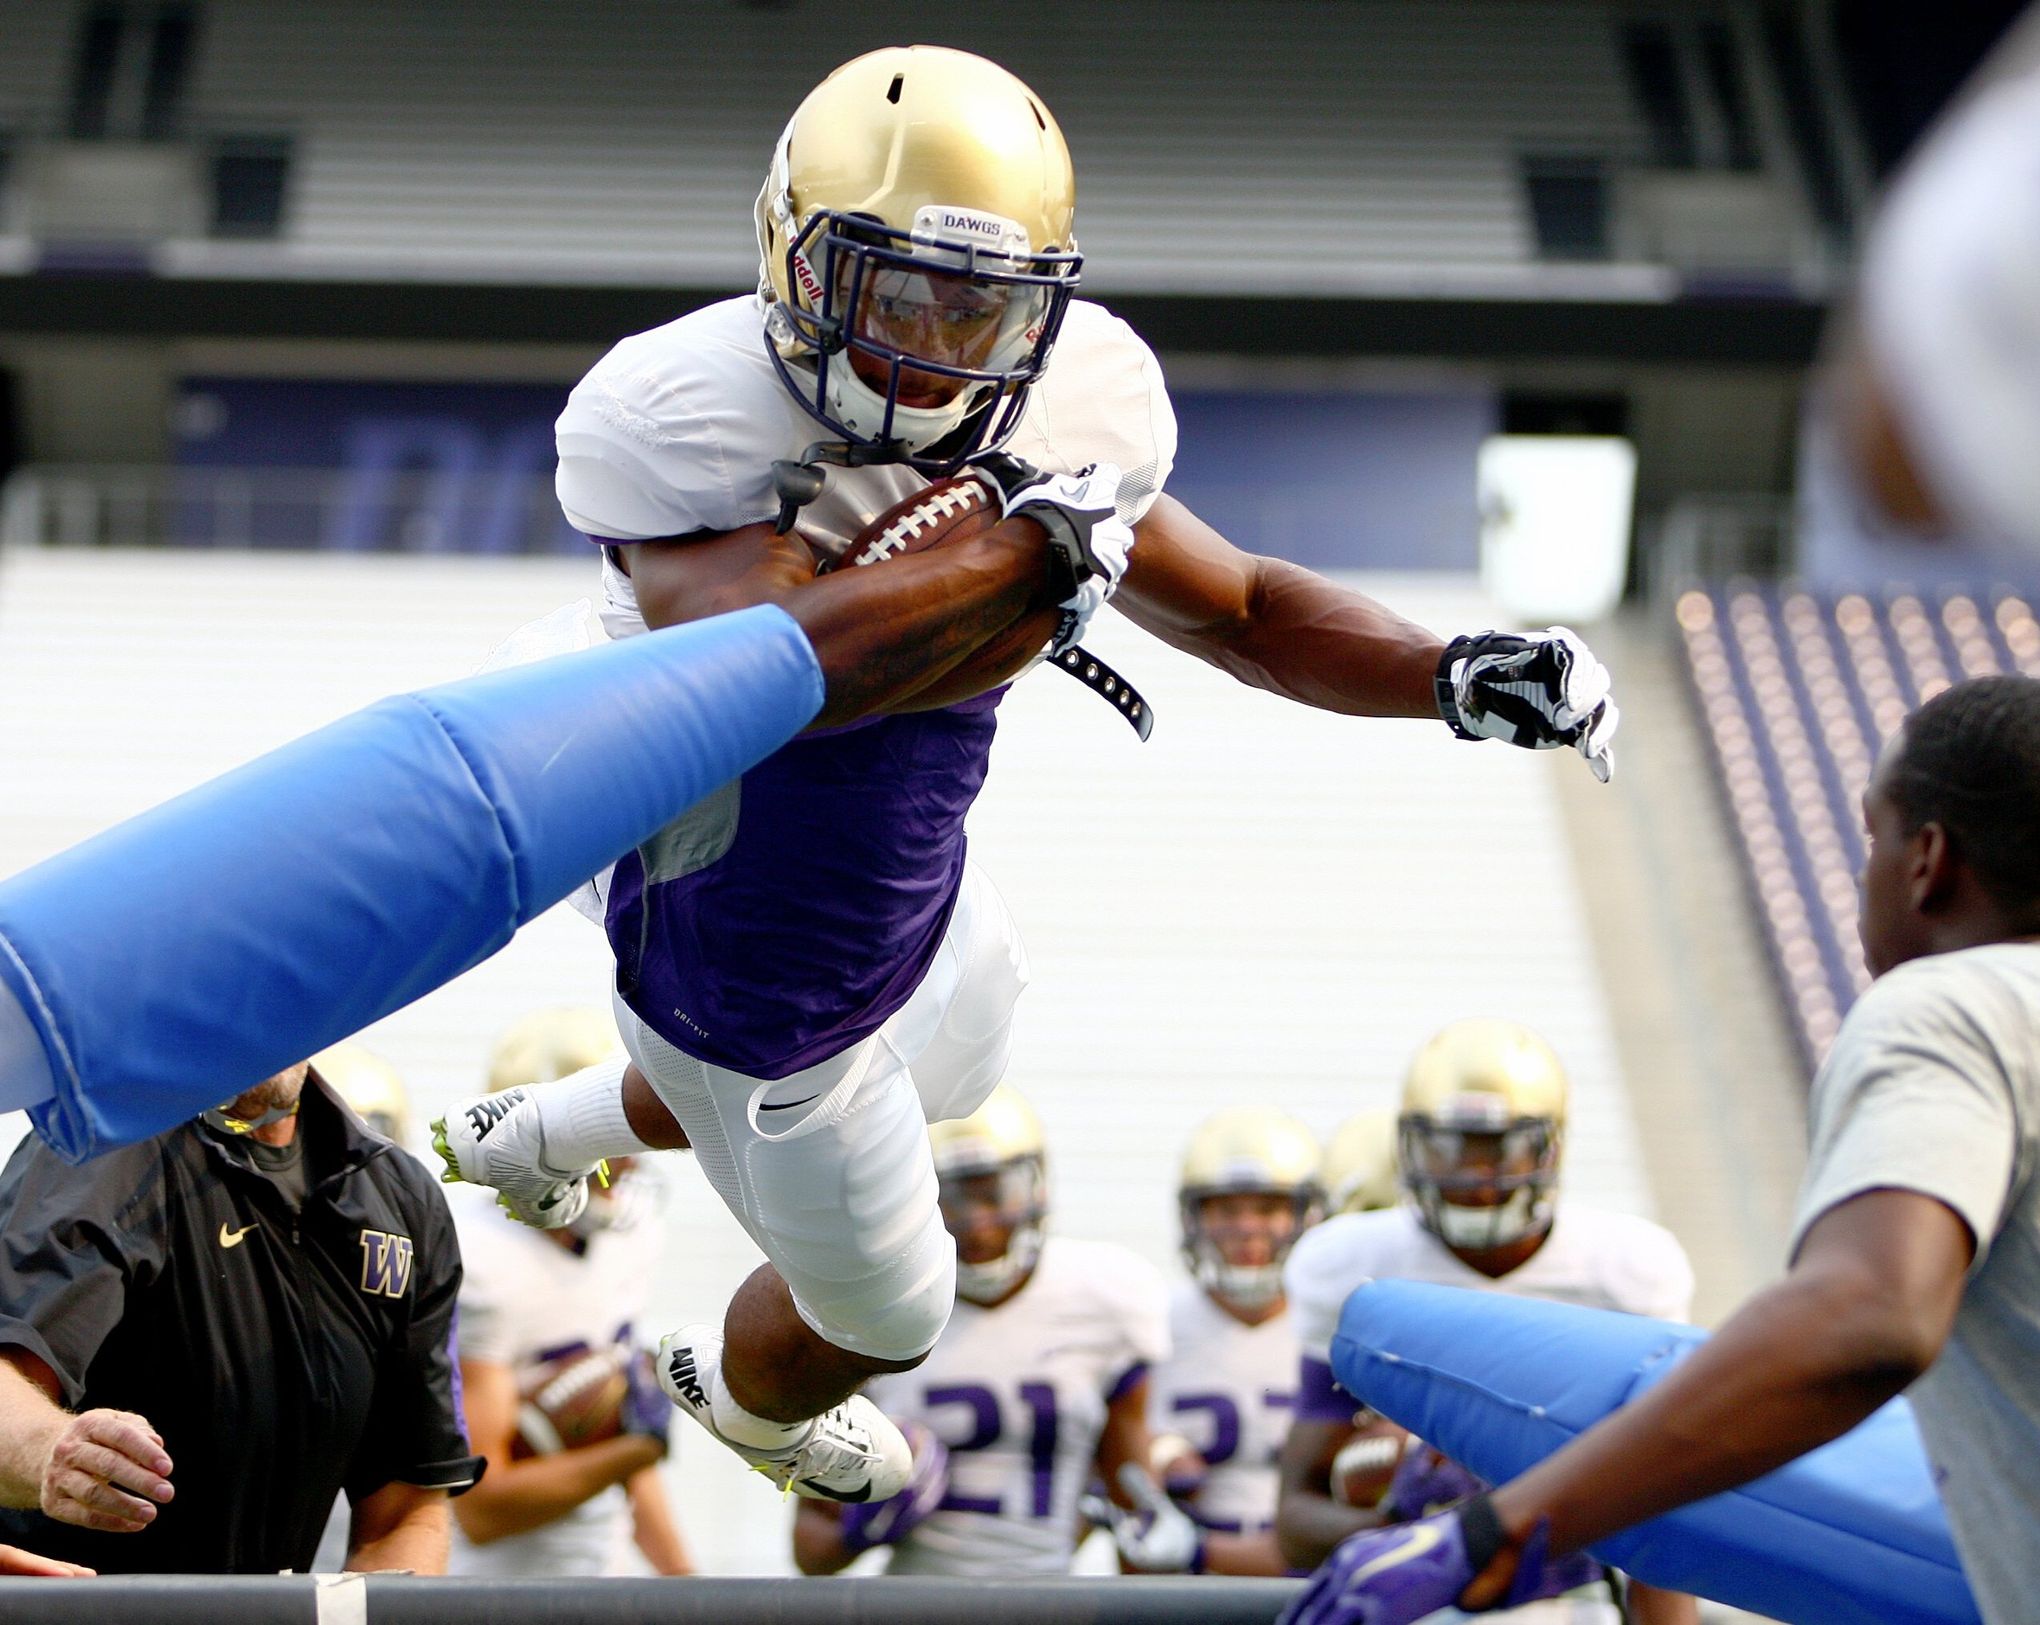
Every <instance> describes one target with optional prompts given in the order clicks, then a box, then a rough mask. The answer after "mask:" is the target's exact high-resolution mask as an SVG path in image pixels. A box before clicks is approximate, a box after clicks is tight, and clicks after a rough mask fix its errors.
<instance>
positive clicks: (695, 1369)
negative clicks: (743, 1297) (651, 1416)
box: [658, 1326, 914, 1502]
mask: <svg viewBox="0 0 2040 1625" xmlns="http://www.w3.org/2000/svg"><path fill="white" fill-rule="evenodd" d="M722 1342H723V1338H722V1333H721V1332H720V1331H719V1330H717V1329H716V1328H715V1327H713V1326H683V1327H681V1328H680V1330H679V1331H677V1332H674V1333H672V1334H671V1335H670V1336H668V1337H664V1338H661V1339H660V1341H659V1358H658V1372H659V1386H660V1387H661V1388H663V1389H665V1391H666V1397H667V1398H668V1399H670V1400H672V1401H673V1403H674V1404H675V1405H676V1406H677V1407H679V1409H681V1410H682V1411H684V1412H686V1413H687V1415H689V1416H691V1417H693V1418H694V1420H695V1421H697V1422H699V1423H700V1424H701V1425H702V1426H703V1427H704V1428H706V1429H707V1430H708V1431H709V1433H710V1434H712V1435H713V1436H714V1437H715V1438H717V1439H719V1440H721V1441H722V1443H723V1444H725V1445H727V1446H728V1447H729V1448H730V1449H731V1450H734V1451H735V1452H736V1453H737V1454H738V1455H739V1456H741V1457H743V1459H744V1460H745V1461H747V1462H749V1463H750V1464H751V1466H752V1468H753V1469H754V1470H756V1471H757V1472H760V1473H763V1474H764V1475H765V1476H766V1477H767V1478H769V1479H771V1480H772V1482H773V1483H775V1484H777V1485H778V1486H779V1487H780V1488H781V1489H783V1490H791V1491H793V1493H794V1494H796V1495H803V1496H806V1497H807V1498H808V1499H809V1500H811V1501H851V1502H862V1501H885V1500H889V1499H891V1498H892V1497H893V1496H895V1495H897V1494H899V1492H900V1491H901V1490H903V1489H905V1488H906V1487H907V1480H908V1478H909V1477H910V1476H911V1475H912V1473H913V1467H914V1458H913V1451H912V1449H911V1448H910V1447H909V1445H908V1444H907V1440H906V1435H904V1434H903V1433H901V1432H900V1430H899V1427H898V1425H897V1424H896V1423H895V1422H893V1421H892V1419H891V1418H890V1417H888V1416H887V1415H886V1414H885V1413H884V1412H883V1411H881V1410H880V1409H879V1408H878V1407H877V1406H876V1405H874V1404H872V1403H871V1401H870V1400H868V1399H866V1398H865V1397H864V1396H863V1395H862V1394H852V1395H851V1396H850V1397H849V1398H848V1399H846V1400H845V1401H843V1403H842V1404H840V1405H837V1406H835V1407H833V1408H832V1409H830V1410H827V1411H824V1412H823V1413H822V1414H821V1415H820V1416H818V1417H816V1418H815V1419H814V1420H813V1421H812V1422H811V1423H809V1424H808V1431H807V1435H806V1437H804V1438H803V1439H802V1440H801V1441H800V1442H799V1443H798V1444H795V1445H789V1446H787V1447H786V1448H784V1449H780V1450H758V1449H754V1448H752V1447H751V1446H749V1445H743V1444H738V1443H737V1442H736V1441H735V1440H733V1439H729V1438H726V1437H724V1435H723V1434H722V1433H721V1432H719V1431H718V1430H717V1428H716V1425H715V1418H714V1416H713V1415H712V1414H711V1409H710V1402H709V1397H708V1385H707V1382H706V1380H705V1378H704V1376H703V1373H704V1371H705V1370H706V1369H707V1367H708V1366H709V1365H710V1364H711V1363H712V1362H720V1360H721V1358H722Z"/></svg>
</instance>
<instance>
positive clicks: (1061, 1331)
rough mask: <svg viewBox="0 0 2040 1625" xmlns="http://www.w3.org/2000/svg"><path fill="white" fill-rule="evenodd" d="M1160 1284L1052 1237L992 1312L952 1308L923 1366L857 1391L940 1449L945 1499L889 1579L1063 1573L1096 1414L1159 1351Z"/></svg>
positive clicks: (1138, 1269)
mask: <svg viewBox="0 0 2040 1625" xmlns="http://www.w3.org/2000/svg"><path fill="white" fill-rule="evenodd" d="M1168 1335H1169V1334H1168V1320H1167V1307H1166V1303H1165V1298H1164V1291H1163V1286H1162V1278H1161V1276H1160V1274H1159V1273H1158V1272H1157V1271H1156V1270H1155V1269H1154V1267H1153V1266H1152V1265H1150V1264H1148V1263H1147V1262H1146V1261H1145V1260H1143V1259H1141V1258H1138V1257H1136V1256H1135V1255H1134V1254H1133V1253H1131V1252H1128V1251H1127V1250H1126V1249H1125V1248H1123V1247H1117V1246H1113V1245H1112V1244H1110V1243H1107V1242H1098V1241H1074V1240H1070V1239H1067V1238H1065V1237H1061V1236H1051V1237H1049V1238H1048V1240H1047V1242H1046V1243H1045V1244H1044V1245H1043V1247H1042V1250H1041V1260H1040V1262H1039V1263H1038V1264H1037V1265H1036V1266H1035V1269H1034V1274H1033V1276H1032V1277H1031V1278H1030V1279H1029V1280H1028V1282H1027V1284H1026V1285H1025V1286H1023V1287H1022V1288H1021V1289H1020V1291H1019V1292H1018V1293H1016V1294H1015V1295H1014V1296H1013V1297H1011V1298H1009V1299H1007V1300H1006V1301H1005V1302H1004V1303H1002V1304H1000V1305H999V1306H998V1307H997V1308H995V1309H980V1308H979V1307H978V1306H977V1305H975V1304H972V1303H966V1302H963V1301H961V1300H959V1301H958V1303H957V1305H956V1313H955V1315H954V1316H953V1317H952V1318H951V1319H950V1322H949V1325H948V1327H947V1328H946V1329H945V1330H944V1331H943V1333H942V1336H941V1338H940V1339H939V1340H938V1341H937V1342H936V1344H935V1347H934V1349H933V1351H932V1352H931V1353H930V1354H929V1356H928V1358H927V1359H926V1360H925V1361H924V1362H923V1363H922V1364H921V1365H920V1366H918V1367H916V1368H915V1369H914V1370H912V1371H902V1372H897V1373H891V1374H888V1375H884V1376H880V1377H876V1378H874V1379H873V1380H872V1382H871V1384H870V1386H869V1387H868V1388H867V1389H866V1390H865V1391H866V1392H867V1393H868V1394H869V1395H870V1396H871V1398H872V1400H873V1401H874V1402H875V1403H876V1404H877V1405H878V1406H879V1407H880V1409H882V1410H884V1411H885V1412H886V1414H887V1415H889V1416H892V1417H894V1418H896V1419H898V1420H900V1421H914V1422H920V1423H923V1424H924V1425H926V1426H927V1427H928V1428H929V1429H930V1430H931V1431H932V1432H934V1434H935V1435H936V1436H937V1437H938V1438H940V1439H941V1440H942V1442H943V1443H944V1444H946V1445H948V1446H949V1494H948V1495H947V1496H946V1497H945V1498H944V1500H943V1503H942V1506H941V1508H940V1509H939V1510H937V1511H936V1512H933V1513H931V1514H930V1515H929V1516H928V1517H927V1519H926V1520H924V1521H923V1522H922V1523H921V1524H920V1525H919V1526H918V1527H917V1528H916V1529H915V1530H914V1532H913V1533H912V1534H911V1535H909V1536H908V1537H907V1538H906V1539H905V1540H904V1541H902V1542H901V1543H900V1544H899V1545H898V1546H896V1547H894V1548H893V1550H892V1561H891V1566H890V1568H889V1569H888V1571H887V1572H889V1573H892V1574H947V1575H960V1576H967V1577H968V1576H975V1577H988V1576H999V1575H1028V1574H1066V1573H1068V1572H1069V1567H1070V1559H1071V1557H1072V1556H1073V1555H1074V1553H1075V1551H1076V1544H1077V1537H1078V1533H1079V1531H1078V1527H1077V1521H1078V1520H1077V1501H1078V1498H1079V1497H1080V1496H1081V1495H1082V1494H1083V1492H1084V1489H1085V1486H1086V1485H1087V1484H1088V1483H1089V1482H1090V1479H1091V1476H1092V1463H1093V1461H1094V1459H1095V1458H1096V1456H1097V1452H1098V1438H1099V1435H1100V1434H1101V1433H1102V1432H1103V1431H1104V1427H1105V1412H1106V1408H1107V1406H1109V1405H1110V1404H1111V1402H1112V1400H1113V1398H1114V1397H1115V1396H1116V1395H1117V1394H1118V1393H1119V1392H1121V1391H1123V1390H1124V1389H1125V1388H1126V1387H1127V1386H1128V1385H1129V1383H1130V1382H1131V1381H1132V1379H1133V1378H1134V1377H1136V1376H1137V1375H1139V1374H1140V1373H1141V1372H1142V1371H1144V1370H1145V1369H1146V1368H1148V1367H1150V1366H1152V1365H1154V1364H1155V1363H1157V1362H1158V1361H1160V1360H1161V1359H1162V1358H1163V1357H1164V1356H1166V1354H1167V1353H1168Z"/></svg>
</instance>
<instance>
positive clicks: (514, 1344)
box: [448, 1009, 693, 1578]
mask: <svg viewBox="0 0 2040 1625" xmlns="http://www.w3.org/2000/svg"><path fill="white" fill-rule="evenodd" d="M618 1048H619V1045H618V1043H617V1037H616V1027H615V1024H614V1023H613V1022H612V1021H610V1019H609V1017H608V1016H607V1015H605V1014H603V1013H602V1012H600V1011H597V1010H579V1009H558V1010H541V1011H538V1012H535V1013H534V1014H532V1015H529V1016H526V1017H525V1018H524V1019H523V1020H521V1021H519V1022H517V1023H516V1024H515V1025H513V1026H512V1027H511V1028H510V1029H509V1031H508V1032H506V1033H505V1034H504V1035H503V1037H502V1039H501V1040H500V1041H499V1042H498V1044H497V1046H496V1049H495V1052H494V1053H493V1055H491V1057H490V1060H489V1084H490V1087H491V1088H492V1089H495V1090H504V1089H515V1088H520V1087H525V1086H528V1085H530V1084H533V1083H537V1082H540V1081H543V1080H547V1079H552V1078H558V1077H563V1076H565V1075H566V1074H568V1073H571V1072H576V1071H579V1070H580V1069H581V1068H582V1067H585V1066H591V1065H594V1064H596V1063H597V1062H599V1061H601V1060H602V1059H603V1058H604V1057H605V1056H608V1055H611V1054H614V1053H615V1052H616V1051H617V1050H618ZM448 1194H449V1197H450V1198H451V1201H450V1205H451V1207H452V1208H453V1215H454V1223H455V1225H456V1227H457V1228H458V1230H459V1232H460V1245H461V1256H462V1260H463V1263H464V1266H465V1269H466V1277H465V1280H464V1281H463V1283H462V1286H461V1293H460V1321H459V1328H458V1331H459V1338H460V1376H461V1389H462V1403H463V1408H464V1410H465V1412H466V1415H467V1428H468V1438H469V1440H470V1442H471V1444H472V1446H473V1448H474V1450H475V1452H476V1454H478V1455H482V1456H486V1457H487V1458H488V1462H489V1467H488V1471H487V1472H485V1473H484V1474H483V1475H482V1476H483V1477H484V1478H486V1479H487V1480H488V1481H489V1488H488V1490H487V1491H486V1492H485V1493H484V1494H483V1496H482V1498H481V1499H480V1500H479V1501H476V1502H474V1503H473V1505H471V1506H464V1507H457V1508H456V1509H455V1528H454V1541H453V1552H452V1557H451V1560H450V1562H449V1565H448V1572H449V1573H453V1574H473V1575H485V1576H492V1577H501V1578H510V1577H515V1576H534V1575H540V1576H543V1575H598V1574H630V1573H634V1572H639V1569H640V1565H638V1564H637V1563H636V1562H634V1560H633V1557H632V1554H631V1551H630V1548H631V1546H632V1545H633V1544H634V1545H635V1547H636V1550H637V1554H639V1555H641V1556H642V1559H643V1562H644V1564H648V1565H649V1566H650V1567H651V1568H652V1569H653V1570H654V1571H655V1572H656V1573H660V1574H686V1573H689V1572H691V1571H692V1568H693V1564H692V1562H691V1560H690V1559H689V1556H688V1551H687V1546H686V1543H685V1542H684V1540H683V1539H682V1538H681V1535H680V1530H679V1527H678V1526H677V1524H676V1523H675V1522H674V1519H673V1513H672V1510H671V1508H670V1506H669V1505H668V1503H667V1499H666V1489H665V1486H664V1484H663V1483H662V1482H661V1481H660V1478H659V1470H658V1463H659V1462H660V1461H661V1460H662V1459H664V1457H665V1454H666V1447H667V1431H668V1428H669V1426H670V1424H671V1422H672V1420H673V1407H672V1405H671V1403H670V1402H669V1401H668V1400H667V1399H666V1397H665V1395H664V1393H663V1392H661V1391H660V1389H659V1387H658V1384H657V1380H656V1379H655V1378H654V1377H653V1376H652V1373H651V1361H650V1356H649V1354H648V1353H646V1352H645V1351H642V1350H640V1349H639V1348H638V1346H637V1344H636V1342H635V1339H634V1323H635V1322H636V1320H637V1318H638V1317H639V1316H640V1315H641V1314H642V1313H643V1311H644V1304H645V1294H646V1292H647V1291H648V1289H649V1287H650V1285H651V1283H652V1281H653V1280H654V1279H656V1277H657V1272H658V1268H659V1257H660V1254H661V1252H662V1251H663V1250H664V1248H663V1239H664V1238H663V1226H662V1224H661V1222H660V1221H661V1217H662V1213H661V1207H662V1204H661V1201H660V1195H661V1187H660V1185H659V1176H658V1175H657V1174H656V1173H654V1172H652V1171H651V1170H649V1169H646V1168H644V1167H642V1166H641V1165H634V1164H632V1163H630V1162H629V1161H619V1162H617V1163H614V1164H612V1165H611V1167H610V1172H609V1182H608V1184H607V1185H606V1186H605V1185H598V1188H597V1189H596V1190H595V1191H594V1192H593V1193H592V1194H591V1197H590V1200H589V1202H588V1204H587V1206H586V1208H585V1209H583V1211H582V1212H581V1214H580V1216H579V1217H577V1218H576V1219H575V1220H574V1222H573V1223H572V1224H570V1225H567V1226H565V1227H563V1228H561V1229H556V1230H535V1229H532V1228H531V1227H530V1226H528V1225H523V1224H519V1223H517V1222H516V1221H515V1220H514V1219H512V1218H511V1217H510V1216H509V1215H508V1214H507V1213H505V1212H503V1211H502V1210H501V1209H500V1208H498V1207H497V1206H496V1204H495V1202H494V1201H493V1200H492V1199H490V1198H489V1196H488V1195H487V1194H486V1193H484V1192H482V1191H480V1190H475V1189H467V1190H463V1189H460V1188H455V1189H454V1190H452V1191H450V1192H449V1193H448ZM576 1356H579V1357H582V1358H584V1359H585V1358H587V1357H591V1356H593V1357H596V1359H597V1363H598V1364H599V1363H600V1361H601V1359H602V1358H603V1357H606V1358H607V1359H608V1360H610V1361H611V1362H613V1364H614V1365H615V1366H617V1367H620V1368H621V1370H622V1372H623V1374H624V1377H625V1379H626V1382H627V1386H626V1387H625V1388H624V1390H623V1392H624V1395H625V1398H624V1400H623V1403H622V1404H621V1406H620V1407H619V1410H618V1414H617V1415H616V1417H615V1418H614V1423H613V1425H614V1426H615V1427H616V1428H617V1430H618V1431H616V1432H615V1433H614V1435H613V1436H610V1437H604V1438H598V1439H595V1440H593V1441H592V1442H588V1443H584V1444H581V1445H579V1446H578V1447H575V1446H573V1445H572V1444H571V1442H569V1444H568V1446H567V1447H565V1448H551V1446H552V1444H553V1439H548V1438H545V1437H544V1428H545V1425H546V1423H547V1421H548V1420H549V1419H548V1418H546V1417H545V1416H543V1415H541V1416H540V1417H537V1418H534V1423H535V1425H532V1426H527V1425H526V1423H525V1420H524V1417H525V1412H526V1411H527V1409H528V1408H530V1407H531V1406H532V1405H533V1404H534V1403H540V1404H542V1399H541V1398H540V1397H539V1396H535V1395H534V1394H533V1393H532V1392H530V1390H532V1389H533V1388H534V1387H535V1386H536V1383H535V1380H534V1379H535V1378H536V1377H537V1375H539V1374H541V1373H551V1372H566V1371H568V1370H569V1369H570V1368H572V1366H573V1362H574V1361H575V1357H576ZM604 1386H605V1389H608V1388H611V1387H613V1386H614V1385H613V1384H605V1385H604ZM599 1431H601V1432H605V1433H606V1432H608V1431H609V1429H608V1427H606V1426H605V1427H603V1428H602V1429H600V1430H599ZM558 1432H559V1430H558V1429H555V1432H554V1437H555V1438H557V1436H558ZM520 1436H521V1438H522V1443H520ZM534 1445H537V1446H538V1449H537V1453H529V1454H528V1453H526V1452H527V1451H528V1450H531V1449H532V1447H533V1446H534ZM479 1487H480V1486H479V1485H478V1486H477V1488H479ZM463 1499H466V1497H463Z"/></svg>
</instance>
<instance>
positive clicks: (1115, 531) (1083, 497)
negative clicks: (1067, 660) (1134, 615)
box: [971, 452, 1133, 660]
mask: <svg viewBox="0 0 2040 1625" xmlns="http://www.w3.org/2000/svg"><path fill="white" fill-rule="evenodd" d="M971 466H972V467H973V468H976V469H978V470H979V471H980V472H982V473H983V474H984V475H985V476H986V477H987V478H988V479H990V480H991V481H992V483H993V484H995V485H996V486H998V488H999V495H1000V498H1001V500H1002V502H1003V504H1004V513H1005V517H1006V518H1008V519H1011V518H1013V517H1015V516H1016V515H1019V514H1025V515H1026V516H1027V517H1028V518H1029V519H1032V520H1033V521H1035V523H1037V524H1038V525H1040V526H1041V528H1042V529H1043V530H1045V531H1046V532H1048V543H1049V569H1050V571H1051V573H1052V577H1053V580H1054V582H1055V585H1056V587H1057V588H1060V589H1061V591H1060V593H1059V594H1058V598H1059V605H1058V607H1059V608H1060V609H1061V610H1062V612H1063V614H1062V620H1061V621H1060V622H1058V623H1057V625H1056V629H1055V636H1054V638H1053V639H1051V640H1050V642H1049V646H1048V654H1049V658H1050V659H1051V660H1052V659H1054V658H1055V657H1056V656H1057V655H1059V654H1061V653H1063V652H1064V651H1065V650H1066V649H1073V648H1075V647H1076V646H1077V644H1078V643H1080V642H1082V641H1083V636H1084V628H1085V627H1087V626H1089V625H1090V624H1091V617H1092V616H1093V615H1095V614H1097V613H1098V611H1099V609H1100V608H1101V607H1102V606H1103V604H1104V603H1105V600H1106V599H1108V598H1110V597H1111V596H1112V594H1113V592H1114V591H1115V590H1116V589H1117V587H1118V586H1119V580H1120V577H1122V576H1123V575H1125V574H1126V563H1127V560H1128V559H1129V558H1130V557H1132V554H1133V527H1132V526H1131V525H1129V524H1127V523H1126V521H1125V520H1123V519H1121V518H1120V517H1119V481H1120V473H1119V466H1118V465H1117V464H1116V463H1093V464H1092V465H1091V466H1090V467H1089V468H1085V469H1080V470H1079V471H1078V472H1076V473H1074V474H1044V473H1043V472H1042V471H1041V470H1040V469H1038V468H1036V467H1034V466H1033V465H1032V464H1031V463H1027V462H1023V461H1022V460H1021V459H1020V458H1018V457H1014V456H1012V455H1010V454H1008V453H1006V452H993V453H992V454H991V455H989V456H987V457H981V458H979V459H978V460H977V461H976V462H975V463H973V464H972V465H971Z"/></svg>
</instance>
